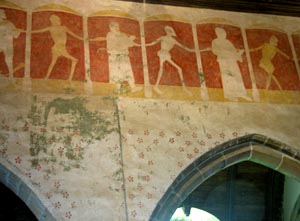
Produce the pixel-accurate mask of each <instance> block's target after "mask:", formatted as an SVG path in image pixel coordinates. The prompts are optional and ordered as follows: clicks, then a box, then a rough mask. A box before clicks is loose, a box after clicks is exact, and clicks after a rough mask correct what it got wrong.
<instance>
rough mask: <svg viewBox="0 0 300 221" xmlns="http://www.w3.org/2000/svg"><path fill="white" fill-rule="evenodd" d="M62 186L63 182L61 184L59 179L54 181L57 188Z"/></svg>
mask: <svg viewBox="0 0 300 221" xmlns="http://www.w3.org/2000/svg"><path fill="white" fill-rule="evenodd" d="M60 186H61V184H60V182H59V181H55V182H54V187H55V188H56V189H59V187H60Z"/></svg>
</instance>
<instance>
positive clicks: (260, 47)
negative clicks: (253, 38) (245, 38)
mask: <svg viewBox="0 0 300 221" xmlns="http://www.w3.org/2000/svg"><path fill="white" fill-rule="evenodd" d="M263 46H264V45H263V44H262V45H261V46H258V47H257V48H251V49H249V51H250V52H253V51H258V50H261V49H262V48H263Z"/></svg>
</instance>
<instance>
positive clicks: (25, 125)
mask: <svg viewBox="0 0 300 221" xmlns="http://www.w3.org/2000/svg"><path fill="white" fill-rule="evenodd" d="M28 130H29V126H28V122H26V123H25V124H24V126H23V131H28Z"/></svg>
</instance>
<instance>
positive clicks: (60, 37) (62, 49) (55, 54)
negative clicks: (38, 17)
mask: <svg viewBox="0 0 300 221" xmlns="http://www.w3.org/2000/svg"><path fill="white" fill-rule="evenodd" d="M50 22H51V26H49V27H46V28H43V29H40V30H35V31H32V33H41V32H47V31H49V32H50V35H51V37H52V40H53V41H54V45H53V46H52V60H51V63H50V65H49V67H48V71H47V75H46V77H45V78H46V79H48V78H49V76H50V74H51V72H52V70H53V67H54V65H55V64H56V62H57V59H58V58H59V57H65V58H67V59H70V60H71V70H70V74H69V78H68V80H72V79H73V75H74V71H75V67H76V64H77V62H78V60H77V59H76V58H74V57H73V56H72V55H70V54H69V52H68V51H67V48H66V43H67V34H69V35H71V36H73V37H74V38H77V39H79V40H83V39H82V38H81V37H80V36H78V35H76V34H74V33H73V32H72V31H70V29H69V28H67V27H66V26H63V25H61V20H60V18H59V17H58V16H56V15H51V16H50Z"/></svg>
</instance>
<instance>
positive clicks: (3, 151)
mask: <svg viewBox="0 0 300 221" xmlns="http://www.w3.org/2000/svg"><path fill="white" fill-rule="evenodd" d="M6 152H7V149H6V148H4V149H2V150H0V155H1V156H4V155H5V154H6Z"/></svg>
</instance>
